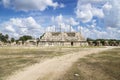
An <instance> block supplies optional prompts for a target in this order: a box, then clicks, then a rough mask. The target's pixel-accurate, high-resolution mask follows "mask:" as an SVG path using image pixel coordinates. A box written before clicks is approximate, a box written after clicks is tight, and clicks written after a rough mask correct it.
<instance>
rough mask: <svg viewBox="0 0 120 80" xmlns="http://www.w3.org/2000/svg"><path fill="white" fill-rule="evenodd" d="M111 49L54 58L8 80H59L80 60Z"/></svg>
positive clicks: (30, 67)
mask: <svg viewBox="0 0 120 80" xmlns="http://www.w3.org/2000/svg"><path fill="white" fill-rule="evenodd" d="M107 49H109V48H95V49H84V50H83V51H79V52H76V53H70V54H67V55H63V56H59V57H54V58H52V59H47V60H45V61H43V62H40V63H37V64H35V65H33V66H29V67H26V68H25V69H23V71H18V72H16V73H15V74H13V75H12V76H10V77H8V78H7V79H6V80H57V79H58V78H59V77H60V76H62V75H64V73H65V72H66V71H67V70H68V69H69V68H70V67H71V66H72V64H73V63H74V62H76V61H77V60H78V59H79V58H83V57H84V56H86V55H88V54H92V53H98V52H101V51H104V50H107Z"/></svg>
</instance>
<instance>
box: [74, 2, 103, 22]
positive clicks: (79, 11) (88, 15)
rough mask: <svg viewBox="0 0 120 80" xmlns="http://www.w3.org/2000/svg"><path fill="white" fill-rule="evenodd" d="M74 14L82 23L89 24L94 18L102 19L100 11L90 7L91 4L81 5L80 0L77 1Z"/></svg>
mask: <svg viewBox="0 0 120 80" xmlns="http://www.w3.org/2000/svg"><path fill="white" fill-rule="evenodd" d="M75 13H76V15H77V18H80V19H81V21H82V22H84V23H86V22H90V21H91V20H92V19H93V17H94V16H96V17H98V18H103V17H104V13H103V10H102V9H99V8H97V7H94V6H92V5H91V3H86V4H82V3H81V0H79V1H78V4H77V8H76V12H75Z"/></svg>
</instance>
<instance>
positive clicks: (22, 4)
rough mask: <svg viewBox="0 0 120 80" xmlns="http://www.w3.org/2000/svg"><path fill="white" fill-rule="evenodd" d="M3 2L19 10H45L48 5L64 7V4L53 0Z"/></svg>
mask: <svg viewBox="0 0 120 80" xmlns="http://www.w3.org/2000/svg"><path fill="white" fill-rule="evenodd" d="M2 3H3V5H4V6H5V7H7V8H12V9H15V10H17V11H30V10H39V11H44V10H45V9H47V8H48V6H49V7H53V8H54V9H55V8H57V7H60V8H63V7H64V4H62V3H61V4H58V3H57V2H54V1H53V0H2Z"/></svg>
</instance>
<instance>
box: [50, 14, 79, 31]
mask: <svg viewBox="0 0 120 80" xmlns="http://www.w3.org/2000/svg"><path fill="white" fill-rule="evenodd" d="M51 20H52V22H53V24H55V27H56V28H57V29H59V30H60V27H61V29H62V31H70V30H71V31H75V30H74V26H77V25H79V22H78V21H76V20H75V19H74V18H72V17H70V18H66V17H64V16H63V15H61V14H60V15H58V16H53V17H52V18H51Z"/></svg>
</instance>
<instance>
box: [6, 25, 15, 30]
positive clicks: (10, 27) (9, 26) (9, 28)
mask: <svg viewBox="0 0 120 80" xmlns="http://www.w3.org/2000/svg"><path fill="white" fill-rule="evenodd" d="M5 30H6V31H8V32H15V29H14V28H13V27H12V26H11V25H8V26H6V27H5Z"/></svg>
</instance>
